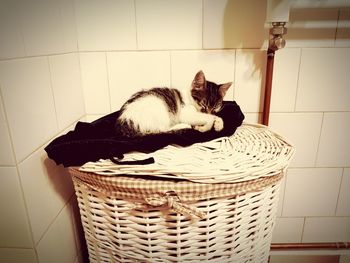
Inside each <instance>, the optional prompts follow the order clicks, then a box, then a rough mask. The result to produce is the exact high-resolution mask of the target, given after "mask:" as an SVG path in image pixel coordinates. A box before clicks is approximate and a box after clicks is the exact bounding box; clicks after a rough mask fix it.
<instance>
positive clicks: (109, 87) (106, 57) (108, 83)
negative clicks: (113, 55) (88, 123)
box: [86, 52, 112, 115]
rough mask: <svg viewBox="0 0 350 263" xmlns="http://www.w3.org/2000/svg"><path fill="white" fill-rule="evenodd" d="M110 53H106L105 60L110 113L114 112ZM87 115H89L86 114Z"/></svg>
mask: <svg viewBox="0 0 350 263" xmlns="http://www.w3.org/2000/svg"><path fill="white" fill-rule="evenodd" d="M107 53H108V52H104V59H105V65H106V75H107V95H108V102H109V112H112V97H111V84H110V83H111V82H110V79H109V67H108V54H107ZM86 115H87V113H86Z"/></svg>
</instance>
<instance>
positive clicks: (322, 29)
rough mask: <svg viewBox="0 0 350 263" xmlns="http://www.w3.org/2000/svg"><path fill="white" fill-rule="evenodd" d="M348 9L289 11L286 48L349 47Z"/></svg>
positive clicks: (349, 10)
mask: <svg viewBox="0 0 350 263" xmlns="http://www.w3.org/2000/svg"><path fill="white" fill-rule="evenodd" d="M349 39H350V8H349V7H337V8H297V9H291V11H290V16H289V23H288V33H287V35H286V41H287V47H305V46H307V47H308V46H309V47H334V46H336V47H337V46H342V41H343V40H347V43H345V44H346V45H347V46H349Z"/></svg>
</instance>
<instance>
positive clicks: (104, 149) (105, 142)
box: [45, 102, 244, 167]
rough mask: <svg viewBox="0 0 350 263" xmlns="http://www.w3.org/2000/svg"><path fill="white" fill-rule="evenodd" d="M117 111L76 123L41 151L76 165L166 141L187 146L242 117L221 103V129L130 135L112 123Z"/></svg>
mask: <svg viewBox="0 0 350 263" xmlns="http://www.w3.org/2000/svg"><path fill="white" fill-rule="evenodd" d="M119 114H120V112H119V111H116V112H114V113H111V114H108V115H106V116H104V117H102V118H100V119H98V120H96V121H94V122H92V123H86V122H78V123H77V124H76V126H75V128H74V130H73V131H70V132H68V133H67V134H65V135H62V136H60V137H58V138H56V139H54V140H53V141H52V142H51V143H50V144H49V145H48V146H46V148H45V151H46V152H47V154H48V156H49V157H50V158H51V159H53V160H54V161H55V162H56V164H63V165H64V166H65V167H67V166H79V165H83V164H84V163H86V162H88V161H97V160H99V159H108V158H113V157H118V158H122V156H123V154H124V153H127V152H131V151H139V152H153V151H156V150H158V149H160V148H163V147H165V146H167V145H169V144H177V145H180V146H188V145H191V144H193V143H198V142H204V141H209V140H212V139H215V138H218V137H222V136H230V135H232V134H233V133H234V132H235V131H236V129H237V127H239V126H240V125H241V124H242V121H243V120H244V115H243V113H242V111H241V109H240V107H239V106H238V105H237V103H236V102H224V106H223V108H222V110H221V111H220V112H219V113H218V114H217V115H218V116H220V117H221V118H222V119H223V121H224V128H223V130H222V131H220V132H216V131H214V130H213V129H212V130H210V131H208V132H203V133H202V132H199V131H197V130H194V129H182V130H178V131H172V132H168V133H160V134H152V135H145V136H137V137H132V138H131V137H125V136H122V135H120V134H117V133H116V130H117V129H116V127H115V125H116V119H117V117H118V115H119Z"/></svg>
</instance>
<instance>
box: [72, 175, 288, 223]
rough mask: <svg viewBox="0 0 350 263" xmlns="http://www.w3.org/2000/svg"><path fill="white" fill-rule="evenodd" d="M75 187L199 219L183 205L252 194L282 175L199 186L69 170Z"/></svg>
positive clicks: (273, 182)
mask: <svg viewBox="0 0 350 263" xmlns="http://www.w3.org/2000/svg"><path fill="white" fill-rule="evenodd" d="M69 171H70V174H71V175H72V179H73V181H75V183H80V184H83V185H84V186H86V187H88V188H90V189H93V190H95V191H97V192H99V193H102V194H104V195H106V196H108V197H112V198H114V197H115V198H121V199H129V200H133V202H134V203H135V204H137V203H138V204H145V205H150V206H164V205H165V206H168V207H169V208H170V209H173V210H174V211H176V212H179V213H181V214H190V215H195V216H197V217H200V218H203V217H204V216H205V215H204V214H202V213H201V212H200V211H198V210H197V209H195V208H193V207H191V206H189V205H188V204H187V203H191V202H196V201H199V200H204V199H207V198H223V197H230V196H235V195H240V194H244V193H248V192H256V191H261V190H263V189H265V188H266V187H268V186H270V185H274V184H276V183H277V182H278V181H279V180H281V178H282V177H283V172H282V171H281V172H280V173H278V174H276V175H273V176H269V177H261V178H258V179H255V180H249V181H245V182H239V183H218V184H203V183H194V182H190V181H176V180H159V179H153V180H147V179H142V178H135V177H128V176H115V177H106V176H101V175H98V174H94V173H86V172H81V171H79V170H78V169H77V168H69Z"/></svg>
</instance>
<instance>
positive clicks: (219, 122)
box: [214, 117, 224, 132]
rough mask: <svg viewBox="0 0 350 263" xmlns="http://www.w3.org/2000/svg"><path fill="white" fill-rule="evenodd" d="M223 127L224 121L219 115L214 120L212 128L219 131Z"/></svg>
mask: <svg viewBox="0 0 350 263" xmlns="http://www.w3.org/2000/svg"><path fill="white" fill-rule="evenodd" d="M223 128H224V121H223V120H222V119H221V118H220V117H216V118H215V120H214V130H215V131H217V132H218V131H221V130H222V129H223Z"/></svg>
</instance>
